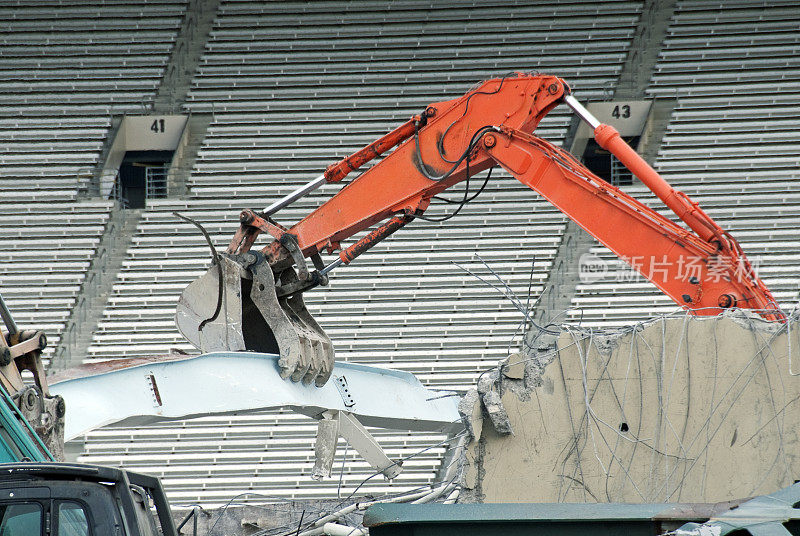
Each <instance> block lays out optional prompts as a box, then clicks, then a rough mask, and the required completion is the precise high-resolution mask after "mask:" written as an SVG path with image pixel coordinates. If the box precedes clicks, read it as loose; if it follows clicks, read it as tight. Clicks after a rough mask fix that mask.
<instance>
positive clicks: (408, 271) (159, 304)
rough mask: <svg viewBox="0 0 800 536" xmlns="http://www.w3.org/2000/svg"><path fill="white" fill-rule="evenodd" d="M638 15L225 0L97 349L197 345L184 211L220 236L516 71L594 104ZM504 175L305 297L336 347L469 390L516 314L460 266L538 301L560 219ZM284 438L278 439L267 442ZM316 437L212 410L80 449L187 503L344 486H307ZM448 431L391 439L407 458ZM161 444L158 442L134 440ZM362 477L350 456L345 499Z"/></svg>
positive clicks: (201, 252)
mask: <svg viewBox="0 0 800 536" xmlns="http://www.w3.org/2000/svg"><path fill="white" fill-rule="evenodd" d="M640 11H641V4H640V3H639V2H609V3H604V4H596V3H593V2H568V3H563V4H558V3H557V4H555V5H548V6H530V5H528V6H525V5H516V4H506V3H502V6H501V4H499V3H496V2H495V3H489V4H486V3H481V4H477V3H475V2H451V3H448V4H447V6H444V5H441V4H438V3H435V2H419V1H410V0H408V1H402V2H393V3H391V4H386V5H382V6H380V7H376V6H375V5H374V4H372V3H369V2H353V3H348V4H338V3H328V2H299V3H298V2H294V3H281V4H280V5H279V6H278V5H276V4H257V3H253V2H240V1H223V2H222V4H221V5H220V9H219V12H218V15H217V19H216V22H215V24H214V27H213V29H212V32H211V36H210V39H209V42H208V43H207V45H206V53H205V55H204V56H203V58H202V60H201V64H200V67H199V69H198V73H197V75H196V77H195V80H194V81H193V84H192V89H191V91H190V94H189V99H188V101H187V104H186V107H187V109H188V110H191V111H193V112H213V114H214V116H213V121H212V123H211V125H210V127H209V129H208V134H207V137H206V140H205V142H204V144H203V146H202V147H201V150H200V152H199V155H198V159H197V162H196V164H195V167H194V169H193V170H192V175H191V177H190V179H189V187H190V190H189V196H188V198H186V199H169V200H157V201H153V202H152V203H150V204H149V206H148V209H147V211H146V212H145V213H144V214H143V217H142V221H141V223H140V225H139V229H138V231H137V234H136V236H135V237H134V240H133V243H132V245H131V247H130V249H129V251H128V257H127V259H126V261H125V264H124V266H123V269H122V271H121V272H120V274H119V278H118V280H117V283H116V285H115V286H114V292H113V295H112V296H110V301H109V306H108V307H107V309H106V311H105V314H104V319H103V321H102V322H101V325H100V328H99V330H98V332H97V333H96V335H95V338H94V341H93V344H92V346H91V348H90V356H88V359H99V358H101V357H103V356H115V357H122V356H129V355H139V354H142V353H152V352H153V351H156V349H158V350H160V351H164V350H165V349H167V348H169V347H176V348H179V349H181V350H184V351H188V350H190V348H189V347H188V346H187V345H186V343H185V342H183V340H182V338H181V337H180V335H179V334H178V333H177V332H176V331H175V329H174V326H173V323H172V315H173V311H174V303H175V301H176V300H177V297H178V294H179V293H180V291H181V290H182V289H183V288H184V286H185V285H186V284H187V283H188V282H189V281H190V280H192V278H194V277H195V276H196V275H198V274H200V273H202V271H203V270H204V269H205V267H206V266H207V265H208V261H209V253H208V250H207V247H206V246H205V245H204V243H203V240H202V238H201V237H200V236H199V235H198V234H197V232H196V230H194V229H193V228H192V227H191V226H189V225H186V224H184V223H182V222H179V221H178V220H176V219H175V218H174V217H173V216H172V215H171V212H172V211H173V210H180V211H181V212H184V213H186V214H187V215H190V216H192V217H195V218H197V219H198V220H199V221H201V222H202V223H203V224H204V225H206V226H207V228H208V230H209V232H210V233H211V234H212V236H213V237H214V240H215V242H216V243H217V245H218V246H219V247H224V245H225V244H226V242H227V241H228V240H229V239H230V237H231V236H232V234H233V232H234V230H235V229H236V227H237V225H238V222H237V216H238V212H239V210H240V209H241V208H244V207H253V208H261V207H263V206H266V204H268V203H269V202H271V201H272V200H274V199H275V198H276V197H278V196H279V195H282V194H284V193H286V192H288V191H289V190H291V189H292V188H294V187H296V186H297V185H298V184H301V183H304V182H306V181H308V180H310V179H311V178H313V177H315V176H317V175H318V174H319V173H320V172H321V170H323V169H324V168H325V167H326V166H327V165H328V164H330V163H332V162H334V161H336V160H338V159H339V158H342V157H344V156H346V155H347V154H349V153H351V152H353V151H354V150H356V149H358V148H360V147H361V146H363V145H365V144H366V143H369V142H371V141H372V140H374V139H376V138H377V137H379V136H380V135H382V134H383V133H385V132H386V131H388V130H389V129H391V128H393V127H394V126H396V125H398V124H400V123H401V122H404V121H405V120H406V119H407V118H408V117H409V116H411V115H412V114H414V113H418V112H419V110H421V109H422V108H423V107H424V106H425V105H426V104H428V103H430V102H435V101H439V100H444V99H449V98H453V97H456V96H459V95H461V94H463V93H464V92H465V91H466V90H467V89H469V87H470V86H472V85H473V84H475V83H477V82H479V81H480V80H481V79H485V78H489V77H495V76H502V75H503V74H505V73H506V72H507V71H511V70H522V71H530V70H541V71H549V72H553V74H559V75H562V76H565V77H567V78H568V79H569V81H570V82H571V83H572V84H573V86H574V88H575V89H576V91H579V92H580V94H581V97H582V98H584V99H590V98H599V97H600V95H601V92H602V88H603V86H604V84H606V83H607V82H609V81H613V80H614V79H615V77H616V75H617V74H618V73H619V70H620V68H621V64H622V61H623V60H624V58H625V56H626V53H627V47H628V44H629V40H630V37H631V35H632V33H633V30H634V27H635V24H636V21H637V19H638V16H639V13H640ZM356 14H357V16H356ZM594 47H596V48H594ZM566 126H567V117H566V114H565V113H554V114H552V115H551V117H548V119H547V120H546V121H545V122H544V123H543V125H542V128H541V129H540V133H542V134H543V135H545V136H546V137H548V138H549V139H552V140H555V141H556V142H560V140H561V139H562V138H563V136H564V134H565V132H566ZM495 178H496V179H495V180H493V181H492V183H490V185H489V187H488V188H487V191H486V192H484V194H483V195H482V196H481V197H479V198H478V199H477V200H476V201H475V202H474V203H472V204H470V205H468V206H467V207H466V208H465V209H464V211H463V215H462V216H459V217H457V218H456V219H454V220H451V221H449V222H447V223H442V224H429V223H425V222H422V221H416V222H414V223H413V224H411V225H410V226H409V228H408V229H405V230H403V231H401V232H400V233H398V234H397V235H396V236H395V237H392V238H391V239H389V240H388V241H386V242H385V243H383V244H381V245H380V246H378V247H377V248H376V249H375V250H374V251H371V252H370V253H368V254H366V255H364V256H363V257H361V258H359V259H358V261H357V262H355V263H353V265H352V266H350V267H347V268H344V269H341V270H339V271H338V272H335V273H334V275H333V278H332V283H331V287H330V288H329V289H323V290H320V291H315V292H310V293H308V294H307V295H306V300H307V303H308V304H309V309H310V310H311V311H312V313H313V314H314V315H315V316H316V317H317V319H318V320H319V321H320V322H321V323H322V324H323V326H324V327H325V329H326V330H327V332H328V333H329V334H330V335H331V337H332V338H333V339H334V344H335V345H336V348H337V356H338V358H340V359H345V360H349V361H354V362H360V363H369V364H375V365H378V366H390V367H394V368H398V369H401V370H407V371H410V372H413V373H415V374H417V376H418V377H419V378H420V379H421V380H422V381H423V382H424V383H426V384H428V385H431V386H433V387H437V388H446V389H458V390H463V389H464V388H466V387H467V386H469V385H472V384H473V383H474V381H475V378H476V376H477V374H478V373H479V372H480V371H481V370H483V369H485V368H487V367H489V366H492V365H494V363H496V361H497V360H498V359H499V358H502V357H504V356H505V355H507V353H508V349H509V342H510V341H511V340H512V338H513V337H514V335H515V333H516V332H517V331H518V329H519V324H520V321H521V319H522V315H521V314H520V313H519V312H518V311H516V310H515V309H514V307H513V305H512V304H511V303H510V301H509V300H508V299H507V298H504V297H502V296H501V295H499V294H498V293H497V291H496V290H494V289H492V288H491V287H489V286H488V285H486V283H483V282H481V281H480V280H478V279H476V278H474V277H473V276H471V275H469V274H466V273H465V272H463V271H462V270H461V269H460V268H459V267H457V266H455V265H453V264H452V262H451V261H456V262H458V263H459V264H461V265H462V266H464V267H466V268H468V269H470V270H471V271H474V272H476V273H478V274H480V275H481V276H482V277H484V278H486V279H487V280H488V281H491V282H493V283H497V281H496V280H495V279H494V278H493V276H492V275H491V273H490V272H489V270H487V268H486V266H485V265H484V264H483V263H482V262H481V261H480V260H479V259H478V258H476V256H475V253H480V254H481V255H482V257H483V259H484V260H485V261H486V262H487V263H488V265H489V266H490V267H491V268H492V269H494V270H495V271H497V273H498V274H499V275H500V276H501V277H502V278H503V279H504V280H505V281H506V282H507V283H508V284H509V286H510V287H511V289H512V290H513V291H514V292H515V293H516V294H518V295H519V296H521V297H522V298H523V301H524V299H525V297H526V296H527V293H528V287H529V285H530V286H531V288H532V294H533V295H534V296H535V295H538V293H539V292H541V289H542V288H543V284H544V281H545V279H546V277H547V272H548V269H549V267H550V264H551V263H552V259H553V256H554V253H555V250H556V247H557V246H558V243H559V241H560V236H561V234H562V232H563V228H564V222H565V219H564V217H563V216H562V215H561V214H559V213H557V212H556V211H555V210H554V209H553V208H552V207H551V206H550V205H549V204H547V203H545V202H544V201H542V200H541V199H540V198H538V197H537V196H536V195H535V194H534V193H532V192H531V191H530V190H528V189H527V188H524V187H522V186H520V185H518V183H516V181H514V180H513V179H511V178H510V177H508V176H506V175H504V174H503V173H498V172H495ZM479 184H480V180H476V181H474V182H473V188H475V187H476V186H477V185H479ZM338 188H339V187H338V186H334V187H328V188H324V189H323V192H322V193H321V194H317V195H312V196H310V197H309V198H308V199H306V200H303V201H302V202H299V203H298V204H297V205H293V206H292V207H291V208H289V209H286V210H285V211H282V212H281V213H279V214H278V216H277V218H278V220H279V221H281V222H283V223H291V222H294V221H297V220H299V219H300V218H301V217H302V216H303V215H305V214H307V213H308V212H309V211H310V210H312V209H313V208H314V207H316V206H318V204H319V203H320V202H322V201H323V200H324V199H326V198H327V197H328V196H329V195H331V194H332V193H333V192H335V191H337V189H338ZM458 195H459V194H458V193H456V192H454V193H453V194H451V197H453V198H457V197H458ZM430 212H431V213H441V212H442V209H441V208H435V209H431V210H430ZM532 266H533V270H532ZM142 304H145V306H144V307H143V306H142ZM274 435H280V436H281V441H277V442H273V441H270V440H269V439H267V440H264V439H263V438H269V437H273V436H274ZM313 435H314V426H313V422H312V421H309V420H307V419H302V418H298V417H296V416H293V415H290V414H287V413H286V412H267V413H263V414H261V415H258V416H255V417H254V416H237V417H235V418H207V419H205V420H203V424H201V425H198V424H196V423H177V424H165V425H162V426H158V427H153V428H147V429H137V430H134V429H123V430H102V431H98V432H97V433H93V434H90V435H89V436H88V438H87V443H86V455H85V456H84V457H83V459H84V460H86V461H92V462H101V463H109V462H111V463H117V462H124V463H126V464H130V465H131V466H133V467H136V468H138V469H141V470H145V471H150V472H152V473H154V474H159V475H162V476H164V477H165V479H166V480H165V482H166V485H167V490H168V493H169V494H170V496H171V497H172V498H173V499H174V500H176V501H178V502H180V501H198V500H199V501H202V502H204V503H206V504H215V503H216V504H219V503H221V502H224V501H226V500H227V499H228V498H229V497H230V496H231V495H233V494H235V493H236V492H238V491H257V492H261V493H266V494H269V495H278V496H281V497H295V498H302V497H335V496H336V494H337V487H338V482H337V481H336V479H334V480H327V481H323V482H320V483H312V482H311V480H310V479H309V474H310V470H311V466H312V464H313V460H312V450H311V449H312V444H313ZM215 437H224V440H217V439H215ZM441 439H442V438H441V437H440V436H435V435H430V434H399V433H387V432H382V433H380V434H379V441H380V442H381V444H382V445H383V446H384V448H385V449H387V451H388V452H389V453H390V454H391V455H392V456H393V457H396V458H397V457H403V456H408V455H410V454H411V453H413V452H416V451H418V450H420V449H422V448H424V447H426V446H430V445H432V444H435V443H437V442H438V441H440V440H441ZM226 444H230V445H231V448H230V449H228V448H225V445H226ZM151 445H152V448H153V450H152V452H154V454H145V453H142V452H141V450H144V449H148V448H149V447H150V446H151ZM212 445H221V447H220V448H219V449H214V447H213V446H212ZM209 449H212V450H211V452H209ZM344 450H345V449H344V446H342V450H341V451H340V457H339V458H338V459H337V462H336V467H337V468H338V467H340V465H339V464H340V463H341V461H342V459H341V456H342V455H343V454H344ZM148 452H151V451H148ZM442 455H443V449H442V448H435V449H433V450H431V451H429V452H426V453H425V454H423V455H422V456H421V457H420V458H414V460H418V463H415V464H411V465H409V466H407V467H409V469H410V470H409V471H408V472H407V473H406V474H405V476H403V477H402V478H401V479H399V481H398V482H397V483H395V484H394V485H390V484H387V483H382V482H380V481H378V480H377V479H372V480H370V481H369V482H368V483H366V484H365V486H364V487H363V488H361V490H360V492H365V493H383V492H387V491H402V490H406V489H412V488H415V487H417V486H419V485H424V484H426V483H429V482H431V481H432V480H434V479H435V478H436V470H437V467H438V466H439V464H440V461H441V457H442ZM408 463H411V461H409V462H408ZM198 471H200V472H199V473H198ZM253 474H258V476H257V477H256V478H251V476H252V475H253ZM369 474H370V471H369V470H368V468H367V467H366V466H365V464H364V463H363V462H360V461H357V460H356V459H354V457H353V455H352V451H351V453H350V455H349V457H348V463H347V464H346V465H345V466H344V473H343V478H344V481H343V487H342V493H343V494H346V493H350V492H351V491H352V490H353V489H354V488H355V486H356V485H357V484H358V483H360V482H361V481H362V480H363V479H364V478H366V477H367V476H368V475H369Z"/></svg>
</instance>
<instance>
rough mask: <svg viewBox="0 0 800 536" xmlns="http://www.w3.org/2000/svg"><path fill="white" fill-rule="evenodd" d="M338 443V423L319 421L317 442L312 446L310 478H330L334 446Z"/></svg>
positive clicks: (334, 421)
mask: <svg viewBox="0 0 800 536" xmlns="http://www.w3.org/2000/svg"><path fill="white" fill-rule="evenodd" d="M338 442H339V421H338V420H337V419H321V420H320V421H319V422H318V423H317V441H316V443H315V444H314V470H313V471H312V472H311V478H313V479H314V480H322V479H323V478H327V477H329V476H331V468H332V467H333V459H334V457H335V456H336V444H337V443H338Z"/></svg>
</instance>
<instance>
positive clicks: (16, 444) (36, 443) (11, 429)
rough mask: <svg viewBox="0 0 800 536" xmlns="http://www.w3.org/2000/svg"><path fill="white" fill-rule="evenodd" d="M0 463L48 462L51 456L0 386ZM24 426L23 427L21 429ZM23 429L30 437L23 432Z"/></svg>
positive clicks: (51, 458)
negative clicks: (26, 430)
mask: <svg viewBox="0 0 800 536" xmlns="http://www.w3.org/2000/svg"><path fill="white" fill-rule="evenodd" d="M0 398H2V400H0V463H13V462H21V461H27V460H30V461H34V462H50V461H54V458H53V455H52V454H50V451H49V450H47V447H45V446H44V443H42V441H41V439H39V436H38V435H36V432H35V431H34V430H33V428H32V427H31V425H30V423H28V421H27V420H25V417H23V416H22V413H20V412H19V410H18V409H17V406H16V405H15V404H14V401H13V400H11V397H10V396H9V395H8V392H6V390H5V388H4V387H3V386H2V385H0ZM23 425H24V427H23ZM25 428H27V429H28V430H29V431H30V434H31V435H32V436H33V437H34V438H36V439H35V440H34V439H32V438H31V435H28V433H26V432H25Z"/></svg>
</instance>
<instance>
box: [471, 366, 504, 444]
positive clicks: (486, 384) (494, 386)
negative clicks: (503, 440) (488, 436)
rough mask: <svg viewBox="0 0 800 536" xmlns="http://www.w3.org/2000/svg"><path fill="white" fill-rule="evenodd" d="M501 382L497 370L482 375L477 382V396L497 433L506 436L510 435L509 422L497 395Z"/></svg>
mask: <svg viewBox="0 0 800 536" xmlns="http://www.w3.org/2000/svg"><path fill="white" fill-rule="evenodd" d="M501 380H502V379H501V376H500V371H499V370H498V369H494V370H491V371H489V372H487V373H484V374H482V375H481V377H480V379H479V380H478V394H480V397H481V402H483V407H484V409H485V410H486V414H487V415H488V416H489V419H490V420H491V421H492V424H493V425H494V428H495V430H496V431H497V433H498V434H501V435H508V434H511V433H512V430H511V422H510V421H509V420H508V413H506V409H505V408H504V407H503V401H502V400H501V398H500V394H499V393H498V391H500V390H501V388H502V386H501Z"/></svg>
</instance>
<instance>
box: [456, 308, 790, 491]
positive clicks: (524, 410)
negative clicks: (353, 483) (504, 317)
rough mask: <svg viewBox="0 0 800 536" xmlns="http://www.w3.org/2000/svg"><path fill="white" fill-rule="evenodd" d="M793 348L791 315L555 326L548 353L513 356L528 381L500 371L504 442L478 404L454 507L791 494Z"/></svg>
mask: <svg viewBox="0 0 800 536" xmlns="http://www.w3.org/2000/svg"><path fill="white" fill-rule="evenodd" d="M798 349H800V326H799V325H797V323H796V320H794V321H792V322H791V323H789V324H786V325H783V326H780V325H775V324H772V325H770V324H768V323H766V322H763V321H761V320H760V319H758V318H753V317H748V316H744V315H742V314H741V313H740V314H739V316H738V317H737V316H736V315H727V316H721V317H717V318H710V319H709V318H705V319H701V318H696V317H691V316H685V317H683V316H681V317H677V318H669V319H663V320H658V321H655V322H653V323H650V324H648V325H641V326H638V327H637V328H636V329H633V328H632V329H629V330H627V331H626V332H622V333H617V334H615V335H613V336H599V335H598V334H596V333H592V332H589V331H585V330H577V329H576V330H568V331H563V332H562V333H561V335H560V336H559V337H558V339H557V350H552V351H547V350H540V351H539V353H538V356H536V355H534V356H533V359H531V358H528V359H522V358H515V357H512V358H511V359H510V361H514V359H516V360H517V361H520V362H522V363H521V364H518V365H516V367H510V368H509V369H508V370H512V369H514V368H516V369H519V368H520V367H523V366H524V368H525V371H524V379H514V376H516V377H521V376H522V374H521V373H519V372H517V373H513V372H512V373H510V374H502V373H500V374H495V380H496V381H494V382H493V384H492V386H491V387H490V389H492V390H493V391H495V392H496V393H497V394H498V395H500V399H501V400H502V404H503V407H504V408H505V411H506V413H507V415H508V421H509V423H510V425H511V430H512V433H511V434H510V435H501V434H500V433H498V431H497V430H498V429H499V430H500V431H501V432H502V426H500V427H498V428H496V427H495V426H493V425H492V421H490V420H489V419H487V418H486V415H488V414H487V412H486V411H487V410H486V408H487V405H486V404H484V405H483V406H482V408H479V407H478V405H479V404H481V403H480V397H473V399H474V400H478V402H477V403H476V406H475V408H474V409H475V413H474V415H475V417H474V418H473V423H472V424H473V427H472V428H473V430H474V433H475V436H476V437H474V438H473V441H472V442H471V444H470V446H469V448H468V450H467V462H468V464H469V466H468V468H467V470H466V474H465V482H464V484H465V486H466V488H467V489H466V490H465V492H464V493H463V494H462V499H461V500H460V502H464V501H476V502H561V501H567V502H595V501H597V502H607V501H617V502H660V501H670V502H679V501H687V502H688V501H691V502H715V501H722V500H727V499H731V498H740V497H748V496H753V495H758V494H763V493H769V492H772V491H775V490H777V489H779V488H782V487H784V486H787V485H789V484H791V483H792V482H794V481H795V480H796V479H799V478H800V444H799V443H798V426H797V423H798V422H800V378H798V376H796V374H800V351H798ZM790 356H791V365H792V368H791V370H790ZM542 365H545V366H542ZM483 391H486V387H485V386H484V388H483ZM483 398H484V400H486V399H487V398H486V397H485V396H484V397H483ZM467 413H468V412H467ZM481 414H483V416H484V418H483V420H482V421H481V418H480V416H481Z"/></svg>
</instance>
